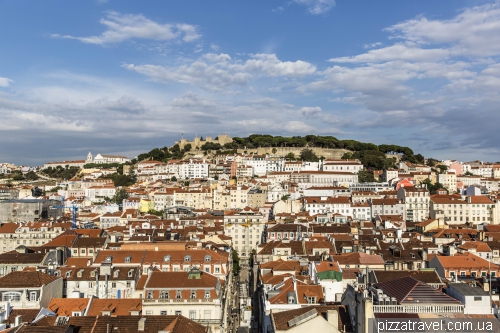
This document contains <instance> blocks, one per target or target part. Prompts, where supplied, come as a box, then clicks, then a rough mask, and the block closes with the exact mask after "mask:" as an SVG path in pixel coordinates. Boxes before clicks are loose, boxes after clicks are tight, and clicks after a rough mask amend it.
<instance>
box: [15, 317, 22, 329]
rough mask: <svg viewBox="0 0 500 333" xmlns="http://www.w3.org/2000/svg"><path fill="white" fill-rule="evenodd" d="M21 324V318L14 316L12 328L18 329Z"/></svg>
mask: <svg viewBox="0 0 500 333" xmlns="http://www.w3.org/2000/svg"><path fill="white" fill-rule="evenodd" d="M22 322H23V316H21V315H19V316H16V319H15V321H14V327H18V326H20V325H21V324H22Z"/></svg>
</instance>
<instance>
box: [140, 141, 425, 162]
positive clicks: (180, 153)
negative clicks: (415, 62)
mask: <svg viewBox="0 0 500 333" xmlns="http://www.w3.org/2000/svg"><path fill="white" fill-rule="evenodd" d="M245 152H246V153H249V154H250V153H268V154H273V155H277V156H284V157H287V158H289V159H303V160H318V159H322V158H325V157H330V158H344V159H345V158H357V159H359V160H360V161H361V162H362V163H363V164H364V165H365V167H367V168H373V169H387V168H390V167H393V166H395V163H396V162H397V161H398V160H399V159H401V160H404V161H409V162H412V163H421V164H423V163H424V156H422V155H421V154H414V152H413V150H412V149H411V148H408V147H403V146H399V145H394V144H381V145H376V144H373V143H365V142H359V141H356V140H339V139H337V138H335V137H333V136H317V135H306V136H293V137H284V136H272V135H269V134H252V135H250V136H248V137H233V138H230V137H229V136H228V135H221V136H219V137H216V138H214V139H212V138H211V137H206V138H205V139H203V137H200V138H195V139H194V140H192V141H188V140H186V139H182V140H180V141H177V142H175V144H174V145H173V146H170V147H163V148H154V149H152V150H151V151H149V152H148V153H143V154H140V155H139V156H137V158H136V159H134V160H132V163H133V164H135V163H137V162H140V161H143V160H148V159H153V160H157V161H168V160H170V159H180V158H183V157H184V156H186V155H192V156H193V155H200V154H203V155H204V156H207V157H210V156H212V155H219V154H235V153H245ZM321 152H325V153H331V154H332V155H331V156H322V155H318V153H319V154H321Z"/></svg>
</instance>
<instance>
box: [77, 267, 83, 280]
mask: <svg viewBox="0 0 500 333" xmlns="http://www.w3.org/2000/svg"><path fill="white" fill-rule="evenodd" d="M82 275H83V269H82V270H79V271H78V273H76V276H77V277H79V278H81V277H82Z"/></svg>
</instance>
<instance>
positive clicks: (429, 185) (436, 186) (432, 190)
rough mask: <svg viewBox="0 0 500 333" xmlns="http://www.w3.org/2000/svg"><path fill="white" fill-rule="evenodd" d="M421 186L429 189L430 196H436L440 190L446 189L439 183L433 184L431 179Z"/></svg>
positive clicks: (423, 182)
mask: <svg viewBox="0 0 500 333" xmlns="http://www.w3.org/2000/svg"><path fill="white" fill-rule="evenodd" d="M421 184H423V185H425V186H426V187H427V189H428V190H429V193H430V194H436V191H437V190H439V189H440V188H444V186H443V184H441V183H439V182H436V183H435V184H432V183H431V180H430V179H426V180H424V181H422V183H421Z"/></svg>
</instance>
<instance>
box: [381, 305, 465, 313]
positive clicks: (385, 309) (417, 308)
mask: <svg viewBox="0 0 500 333" xmlns="http://www.w3.org/2000/svg"><path fill="white" fill-rule="evenodd" d="M373 313H464V306H463V305H374V306H373Z"/></svg>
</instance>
